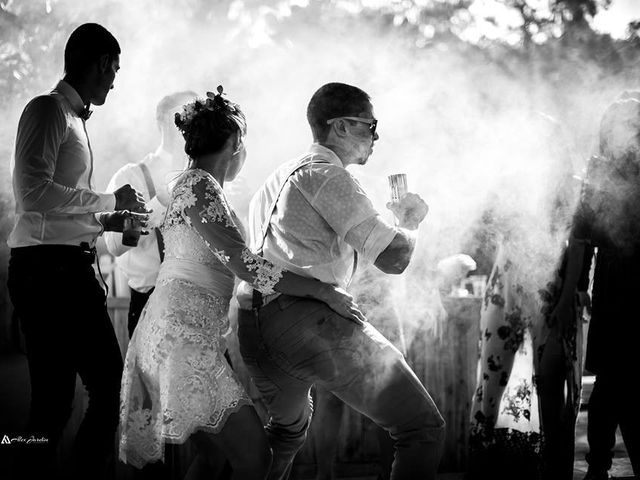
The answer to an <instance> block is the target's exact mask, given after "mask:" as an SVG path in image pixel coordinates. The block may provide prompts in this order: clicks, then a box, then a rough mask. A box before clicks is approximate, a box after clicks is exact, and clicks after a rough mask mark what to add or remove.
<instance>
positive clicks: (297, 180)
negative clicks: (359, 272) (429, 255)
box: [249, 144, 398, 287]
mask: <svg viewBox="0 0 640 480" xmlns="http://www.w3.org/2000/svg"><path fill="white" fill-rule="evenodd" d="M298 164H305V166H303V167H302V168H300V169H298V170H297V171H296V172H295V173H294V174H293V175H292V176H291V178H290V180H289V181H288V182H287V183H286V185H285V187H284V189H283V190H282V194H281V195H280V197H279V199H278V201H277V204H276V209H275V211H274V213H273V216H272V217H271V220H270V221H269V224H268V227H267V230H266V238H265V242H264V246H263V249H262V256H263V257H264V258H265V259H267V260H269V261H270V262H272V263H274V264H275V265H278V266H280V267H283V268H285V269H287V270H290V271H292V272H294V273H297V274H299V275H302V276H305V277H312V278H317V279H318V280H321V281H323V282H326V283H330V284H333V285H337V286H340V287H345V286H346V285H347V284H348V283H349V281H350V279H351V275H352V269H353V260H354V255H353V251H354V249H355V250H356V251H357V252H358V255H359V257H358V258H359V259H360V260H362V261H364V262H365V263H373V262H375V260H376V258H377V257H378V255H380V253H382V251H383V250H384V249H385V248H386V247H387V246H388V245H389V244H390V243H391V240H393V238H394V236H395V235H396V233H397V232H398V229H396V228H395V227H392V226H391V225H389V224H387V223H386V222H384V220H383V219H382V218H381V216H380V215H379V214H378V212H377V211H376V210H375V208H374V207H373V204H372V203H371V200H370V199H369V198H368V197H367V194H366V193H365V191H364V190H363V189H362V187H361V186H360V184H359V183H358V181H357V180H356V179H355V177H353V176H352V175H351V174H350V173H349V172H348V171H347V170H346V169H345V168H344V166H343V165H342V162H341V161H340V159H339V158H338V156H337V155H336V154H335V153H334V152H333V151H331V150H329V149H328V148H326V147H323V146H322V145H319V144H313V145H312V146H311V147H310V149H309V152H308V153H307V154H305V155H303V156H302V157H301V158H298V159H296V160H293V161H291V162H288V163H285V164H284V165H282V166H280V167H279V168H278V169H277V170H276V171H275V172H274V173H273V174H272V175H271V176H270V177H269V178H268V179H267V181H266V182H265V184H264V185H263V187H262V188H261V189H260V190H258V192H257V193H256V195H255V196H254V197H253V199H252V200H251V204H250V207H249V233H250V237H251V247H252V249H253V250H254V251H256V250H258V249H259V244H260V242H261V231H262V229H263V225H264V224H265V222H266V220H267V218H268V215H269V204H270V203H271V200H272V199H273V198H274V196H275V195H277V192H278V190H279V185H281V184H282V182H283V180H284V178H285V177H286V175H287V173H288V172H290V171H291V170H292V168H295V166H296V165H298Z"/></svg>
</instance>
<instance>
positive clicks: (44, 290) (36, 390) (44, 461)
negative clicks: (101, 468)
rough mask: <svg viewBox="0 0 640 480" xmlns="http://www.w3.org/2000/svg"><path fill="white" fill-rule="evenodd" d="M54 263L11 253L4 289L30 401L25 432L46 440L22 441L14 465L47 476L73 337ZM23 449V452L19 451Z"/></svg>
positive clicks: (67, 409) (69, 378)
mask: <svg viewBox="0 0 640 480" xmlns="http://www.w3.org/2000/svg"><path fill="white" fill-rule="evenodd" d="M55 274H56V268H55V266H54V265H52V266H49V265H45V264H43V263H42V262H41V260H40V259H39V258H35V259H33V261H32V259H29V258H26V257H22V256H18V258H16V256H12V258H11V261H10V266H9V282H8V286H9V294H10V296H11V301H12V303H13V306H14V309H15V312H16V314H17V316H18V318H19V321H20V326H21V329H22V331H23V334H24V337H25V347H26V354H27V361H28V365H29V377H30V383H31V407H30V412H29V422H28V426H27V432H25V433H26V435H27V436H29V437H30V436H31V435H33V436H35V437H44V438H45V439H46V442H45V443H43V444H38V445H29V446H28V448H27V447H24V448H23V449H22V450H24V451H22V452H20V454H19V455H17V457H18V458H19V459H18V462H19V463H21V464H22V465H20V466H19V468H20V471H21V472H23V473H24V474H25V475H26V476H27V477H28V476H29V475H30V474H32V475H31V476H33V477H34V478H35V477H36V476H38V477H40V476H41V477H42V478H53V475H55V473H54V472H55V470H56V461H57V458H56V455H57V448H58V445H59V441H60V436H61V433H62V430H63V429H64V427H65V425H66V423H67V421H68V419H69V416H70V414H71V406H72V403H73V397H74V393H75V384H76V372H75V369H74V366H73V364H72V361H71V356H70V353H71V352H72V351H73V347H74V345H73V342H72V341H71V335H70V333H69V332H68V325H67V323H66V321H67V319H66V315H65V313H66V311H67V310H68V298H66V295H65V294H66V292H65V291H64V290H65V288H66V287H65V286H64V285H63V283H64V280H63V279H62V281H61V279H59V278H52V275H55ZM22 454H24V455H22Z"/></svg>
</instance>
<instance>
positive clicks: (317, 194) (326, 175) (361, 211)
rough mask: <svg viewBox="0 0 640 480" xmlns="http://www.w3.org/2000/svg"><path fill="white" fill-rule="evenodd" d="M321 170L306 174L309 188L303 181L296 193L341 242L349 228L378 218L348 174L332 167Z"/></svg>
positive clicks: (367, 198)
mask: <svg viewBox="0 0 640 480" xmlns="http://www.w3.org/2000/svg"><path fill="white" fill-rule="evenodd" d="M323 168H325V170H320V169H317V170H314V171H310V177H309V178H310V179H311V182H310V183H309V184H310V185H312V187H311V188H309V187H306V185H305V183H306V182H304V181H303V182H300V185H301V187H302V188H301V189H300V191H301V192H302V194H303V195H304V196H305V197H306V198H307V200H308V201H309V203H310V204H311V206H312V207H313V208H314V209H315V210H316V211H317V212H318V214H319V215H320V216H321V217H322V218H324V220H325V221H326V222H327V223H328V224H329V226H330V227H331V228H332V229H333V230H334V231H335V232H336V234H337V235H338V236H339V237H340V239H342V240H345V237H346V235H347V233H348V232H349V231H350V230H351V229H352V228H354V227H355V226H357V225H360V224H361V223H362V222H364V221H365V220H367V219H370V218H372V217H376V216H378V212H377V211H376V209H375V208H374V207H373V204H372V203H371V200H369V197H367V194H366V192H365V191H364V189H363V188H362V187H361V186H360V184H359V183H358V181H357V180H356V179H355V178H354V177H353V176H352V175H351V174H350V173H349V172H347V171H346V170H345V169H344V168H341V167H335V166H327V167H323ZM313 177H315V178H313Z"/></svg>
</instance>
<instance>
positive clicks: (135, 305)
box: [127, 288, 154, 338]
mask: <svg viewBox="0 0 640 480" xmlns="http://www.w3.org/2000/svg"><path fill="white" fill-rule="evenodd" d="M153 290H154V289H153V288H152V289H151V290H149V291H148V292H138V291H137V290H134V289H133V288H130V289H129V293H130V298H129V312H128V313H127V329H128V330H129V338H131V337H133V331H134V330H135V329H136V326H137V325H138V320H140V315H142V310H143V309H144V306H145V305H146V304H147V300H149V297H150V296H151V294H152V293H153Z"/></svg>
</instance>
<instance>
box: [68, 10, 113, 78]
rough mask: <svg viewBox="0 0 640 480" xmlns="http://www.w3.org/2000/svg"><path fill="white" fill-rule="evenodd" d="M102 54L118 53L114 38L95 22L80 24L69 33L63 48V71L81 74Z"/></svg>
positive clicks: (111, 55)
mask: <svg viewBox="0 0 640 480" xmlns="http://www.w3.org/2000/svg"><path fill="white" fill-rule="evenodd" d="M103 55H109V56H110V57H115V56H116V55H120V45H119V44H118V41H117V40H116V38H115V37H114V36H113V35H112V34H111V33H110V32H109V31H108V30H107V29H106V28H104V27H103V26H102V25H98V24H97V23H85V24H83V25H80V26H79V27H78V28H76V29H75V30H74V31H73V32H72V33H71V35H70V36H69V39H68V40H67V45H66V46H65V48H64V71H65V72H66V73H67V74H72V75H77V74H82V73H84V72H86V71H87V70H88V69H89V67H90V66H91V65H92V64H93V63H94V62H96V61H98V59H100V57H101V56H103Z"/></svg>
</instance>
